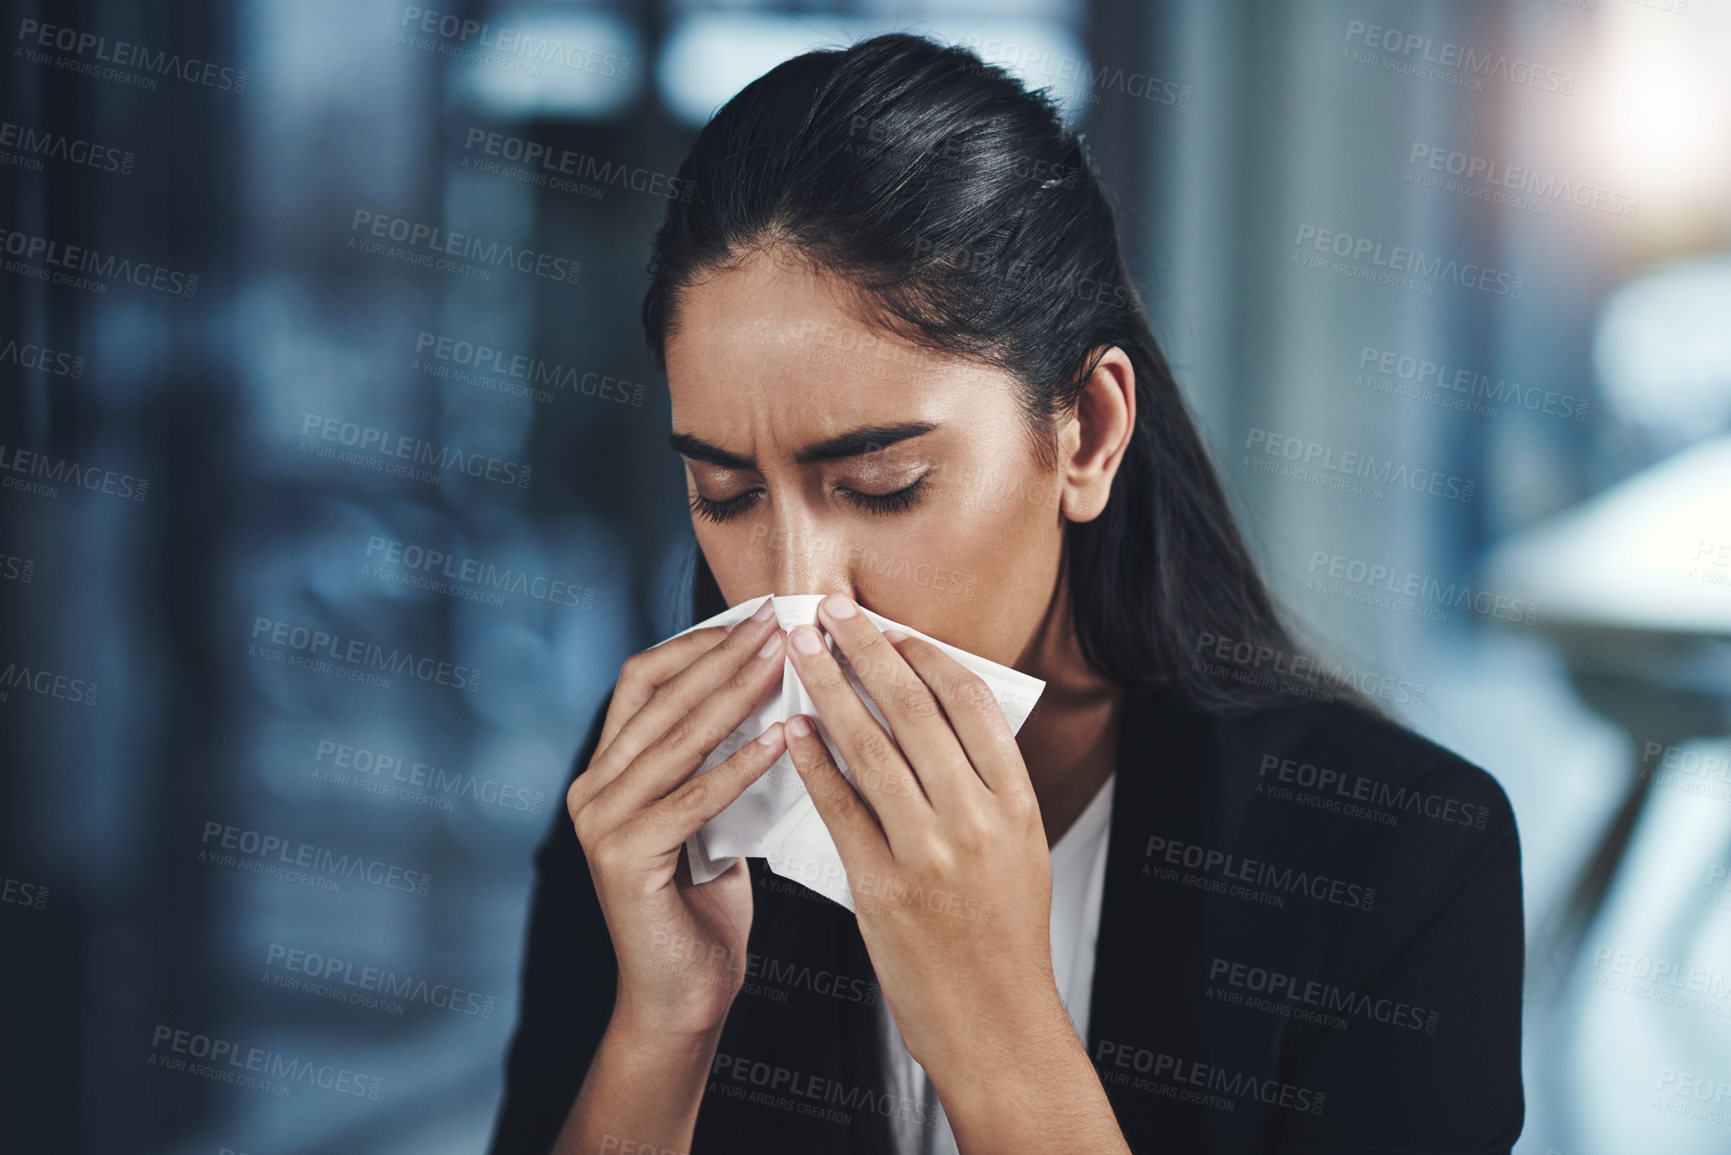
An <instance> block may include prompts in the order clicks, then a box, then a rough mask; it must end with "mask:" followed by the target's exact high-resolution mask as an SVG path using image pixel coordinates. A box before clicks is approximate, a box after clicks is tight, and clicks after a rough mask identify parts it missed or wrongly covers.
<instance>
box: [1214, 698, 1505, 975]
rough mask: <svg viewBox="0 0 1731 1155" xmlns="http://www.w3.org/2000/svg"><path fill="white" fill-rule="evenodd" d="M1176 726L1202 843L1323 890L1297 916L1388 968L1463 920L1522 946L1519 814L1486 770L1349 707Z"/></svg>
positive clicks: (1291, 708)
mask: <svg viewBox="0 0 1731 1155" xmlns="http://www.w3.org/2000/svg"><path fill="white" fill-rule="evenodd" d="M1182 725H1183V726H1184V727H1185V728H1187V729H1190V730H1191V735H1192V736H1191V740H1190V742H1189V743H1188V748H1189V749H1190V750H1191V751H1192V752H1193V755H1199V756H1200V757H1199V761H1200V763H1201V764H1200V765H1198V766H1195V767H1194V770H1196V771H1199V772H1200V773H1201V774H1202V775H1203V776H1204V782H1203V784H1202V788H1201V791H1200V794H1199V796H1198V797H1199V801H1200V802H1201V804H1202V810H1203V813H1202V815H1201V816H1200V826H1201V828H1202V829H1205V830H1206V831H1207V832H1208V833H1207V834H1206V835H1205V836H1204V840H1205V841H1206V842H1208V843H1210V844H1212V843H1218V844H1220V849H1222V850H1224V851H1226V852H1228V853H1231V854H1235V855H1238V856H1240V857H1241V858H1255V859H1257V860H1259V861H1261V862H1265V863H1270V864H1272V866H1273V867H1274V868H1276V869H1277V871H1284V870H1286V869H1288V868H1290V869H1291V870H1292V871H1294V872H1295V873H1303V874H1306V875H1308V876H1310V877H1311V879H1312V880H1314V878H1315V877H1316V876H1321V877H1324V878H1327V879H1328V880H1329V882H1330V889H1329V890H1328V891H1327V893H1328V894H1329V895H1330V896H1331V901H1329V902H1327V903H1324V904H1310V903H1304V902H1300V903H1299V904H1298V905H1299V906H1300V907H1304V908H1311V909H1309V914H1311V915H1312V916H1315V915H1324V916H1326V917H1325V919H1324V921H1325V922H1326V923H1327V924H1328V925H1329V926H1330V927H1331V928H1332V934H1335V935H1339V934H1345V935H1346V936H1347V938H1348V939H1349V940H1352V941H1356V942H1357V943H1359V944H1360V945H1361V946H1363V947H1364V948H1365V951H1366V952H1367V954H1368V955H1370V956H1381V957H1384V958H1386V957H1387V956H1388V955H1389V953H1390V952H1392V951H1396V950H1399V949H1401V947H1402V946H1404V945H1406V944H1410V943H1412V942H1414V941H1415V940H1417V939H1419V938H1420V937H1421V936H1424V935H1426V934H1428V933H1430V931H1431V930H1432V929H1434V927H1435V926H1436V925H1437V924H1438V922H1439V920H1441V919H1443V918H1444V916H1445V914H1446V916H1447V918H1448V919H1449V920H1454V919H1456V918H1458V917H1461V916H1463V915H1464V916H1465V919H1466V922H1467V923H1468V924H1470V925H1471V926H1473V927H1475V928H1476V931H1475V937H1477V932H1483V933H1485V934H1495V935H1497V936H1499V937H1500V938H1504V939H1506V938H1510V937H1511V936H1512V937H1513V939H1514V940H1515V941H1517V942H1518V941H1519V939H1520V937H1521V918H1522V916H1521V877H1520V843H1519V835H1518V831H1517V828H1516V824H1515V815H1514V810H1513V807H1512V806H1511V805H1510V803H1509V799H1508V796H1507V794H1506V793H1505V792H1504V790H1503V788H1502V785H1501V784H1500V783H1499V782H1498V781H1497V780H1496V778H1495V777H1494V776H1493V775H1492V774H1490V773H1489V772H1488V771H1487V770H1485V769H1484V768H1483V767H1481V766H1478V765H1476V764H1474V763H1473V762H1471V761H1469V760H1467V759H1466V758H1464V757H1462V756H1461V755H1460V754H1458V753H1456V752H1455V751H1453V750H1450V749H1448V748H1447V747H1446V746H1443V745H1441V744H1439V743H1437V742H1434V741H1432V740H1430V739H1428V738H1426V737H1424V736H1423V735H1421V734H1419V733H1417V732H1416V731H1414V730H1412V729H1411V728H1409V727H1407V726H1405V725H1403V724H1401V723H1400V722H1398V721H1395V720H1393V719H1390V718H1386V717H1383V716H1380V715H1378V714H1376V713H1373V712H1371V711H1369V710H1366V709H1364V708H1362V707H1360V706H1357V705H1354V704H1352V703H1349V702H1341V701H1311V700H1301V701H1296V702H1293V703H1290V704H1282V705H1278V706H1273V707H1268V708H1264V709H1261V710H1257V711H1253V712H1251V713H1248V714H1245V715H1241V716H1238V717H1229V718H1219V717H1209V716H1204V715H1201V714H1199V713H1188V714H1186V715H1184V721H1183V723H1182ZM1275 876H1276V877H1283V875H1280V874H1278V873H1277V874H1276V875H1275ZM1335 883H1339V886H1338V887H1336V886H1334V884H1335ZM1317 893H1324V891H1323V890H1322V888H1321V887H1320V886H1318V888H1317ZM1341 895H1345V896H1347V897H1345V898H1341V897H1340V896H1341ZM1300 897H1302V896H1300ZM1287 910H1288V911H1289V912H1290V913H1293V914H1297V913H1298V912H1297V911H1293V910H1292V909H1291V906H1290V904H1289V905H1288V907H1287Z"/></svg>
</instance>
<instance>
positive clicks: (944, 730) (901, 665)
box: [818, 594, 979, 813]
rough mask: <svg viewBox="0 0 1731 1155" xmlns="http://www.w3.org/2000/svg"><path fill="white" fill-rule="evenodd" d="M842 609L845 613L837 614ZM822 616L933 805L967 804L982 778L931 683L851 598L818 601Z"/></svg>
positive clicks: (839, 596)
mask: <svg viewBox="0 0 1731 1155" xmlns="http://www.w3.org/2000/svg"><path fill="white" fill-rule="evenodd" d="M838 610H839V611H845V612H844V613H842V614H838V613H837V611H838ZM818 616H819V618H820V620H821V621H822V622H823V625H824V628H825V629H827V630H828V631H829V632H830V635H831V636H832V637H834V638H835V642H836V649H837V650H838V651H840V653H841V655H842V657H844V658H846V659H847V661H848V664H849V665H851V666H852V667H853V672H854V676H855V677H856V678H858V679H859V680H860V684H861V685H862V686H864V687H865V691H866V693H867V694H870V695H871V699H872V701H873V702H875V703H876V704H877V708H878V709H879V710H881V711H883V715H884V719H885V720H886V721H887V722H888V723H889V727H890V733H891V734H892V735H894V736H895V740H896V744H897V745H898V746H900V747H901V749H902V755H903V757H904V758H905V759H906V761H907V762H908V764H909V766H910V768H911V769H912V771H913V774H914V777H915V778H916V779H918V781H919V783H920V785H921V787H923V788H924V790H925V792H926V796H927V797H929V798H930V799H931V800H932V806H933V808H934V809H935V810H937V811H939V812H940V813H942V812H944V811H946V810H947V809H949V808H950V807H952V806H955V805H958V804H963V805H965V804H966V803H967V798H966V796H965V794H964V793H963V792H964V791H967V790H974V789H978V783H979V779H978V777H977V776H976V775H974V774H972V773H970V772H968V771H967V770H966V769H965V768H964V767H963V763H965V762H966V760H967V756H966V754H965V753H964V752H963V750H962V744H961V742H960V741H959V740H958V739H957V738H956V734H955V731H954V730H952V729H951V728H950V723H949V720H948V719H947V718H945V717H944V711H943V708H942V707H941V706H940V705H939V703H938V699H937V697H936V696H935V695H933V693H932V691H931V688H930V687H928V686H927V685H926V684H925V682H924V681H922V680H921V679H920V676H919V674H918V673H917V672H916V671H915V670H914V668H913V667H912V666H911V665H909V664H908V663H907V661H905V660H904V659H903V658H902V656H901V654H900V653H898V652H897V651H896V648H895V647H894V646H893V645H891V644H890V642H889V640H888V639H887V638H885V637H884V635H883V631H882V630H880V629H878V627H877V624H876V623H875V622H873V621H872V620H871V619H870V618H869V617H867V616H866V615H865V614H863V613H861V612H860V610H859V607H858V606H857V605H855V604H854V602H853V601H852V600H851V599H850V598H848V597H846V596H845V595H843V594H831V595H830V596H829V597H827V598H825V599H824V600H823V602H822V603H820V604H819V606H818ZM845 756H846V755H844V757H845ZM850 765H851V763H850Z"/></svg>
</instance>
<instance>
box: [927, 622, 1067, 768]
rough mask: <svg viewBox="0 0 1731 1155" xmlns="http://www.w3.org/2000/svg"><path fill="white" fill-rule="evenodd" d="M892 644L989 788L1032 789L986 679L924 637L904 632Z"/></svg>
mask: <svg viewBox="0 0 1731 1155" xmlns="http://www.w3.org/2000/svg"><path fill="white" fill-rule="evenodd" d="M894 644H895V648H896V651H897V652H898V653H900V654H901V656H902V658H903V659H905V660H906V661H907V663H908V665H909V666H911V667H913V670H914V672H915V673H917V674H918V675H919V676H920V680H921V681H922V682H924V683H925V684H926V685H927V686H928V687H930V689H931V691H932V693H933V694H934V695H936V697H937V699H938V703H939V704H940V705H942V706H943V708H944V713H945V714H946V715H947V716H948V718H949V724H950V728H951V732H952V733H954V734H955V736H956V738H957V740H958V741H960V742H961V744H962V751H963V753H964V754H965V755H966V758H967V761H968V764H969V765H971V766H972V767H973V768H974V772H975V774H977V775H978V776H979V779H980V781H981V782H984V783H985V784H986V788H987V789H989V790H991V791H992V793H994V794H1013V793H1023V792H1026V793H1032V792H1033V789H1034V787H1033V784H1032V783H1031V782H1030V781H1029V780H1028V767H1027V764H1026V763H1024V762H1023V761H1022V750H1021V747H1019V746H1017V745H1016V735H1015V733H1014V732H1013V731H1011V729H1010V723H1009V720H1008V719H1007V718H1005V717H1004V708H1003V707H1002V706H1000V705H999V704H998V696H997V695H996V694H994V693H993V692H992V687H991V684H990V683H989V682H987V681H986V680H985V679H984V678H982V677H980V676H979V675H978V674H976V673H974V672H973V671H972V670H970V669H968V668H967V667H966V666H964V665H962V664H961V663H960V662H958V661H956V660H955V659H954V658H952V657H950V655H948V654H946V653H944V651H943V650H941V649H939V648H938V647H937V646H934V645H933V644H932V643H930V642H928V641H926V640H925V639H924V638H916V637H914V636H913V635H912V634H909V635H907V636H906V637H904V638H902V639H901V640H900V641H897V642H896V643H894Z"/></svg>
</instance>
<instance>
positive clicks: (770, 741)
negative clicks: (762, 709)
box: [757, 722, 780, 746]
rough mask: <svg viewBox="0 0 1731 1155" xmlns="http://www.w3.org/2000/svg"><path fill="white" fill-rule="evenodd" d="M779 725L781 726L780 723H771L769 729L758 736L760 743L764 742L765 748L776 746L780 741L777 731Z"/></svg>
mask: <svg viewBox="0 0 1731 1155" xmlns="http://www.w3.org/2000/svg"><path fill="white" fill-rule="evenodd" d="M777 725H779V723H776V722H771V723H770V724H769V729H767V730H765V731H764V732H763V733H761V734H759V735H758V736H757V740H758V741H759V742H762V743H763V744H764V745H765V746H773V745H775V744H776V742H777V741H779V740H780V735H779V733H778V732H777V731H776V726H777Z"/></svg>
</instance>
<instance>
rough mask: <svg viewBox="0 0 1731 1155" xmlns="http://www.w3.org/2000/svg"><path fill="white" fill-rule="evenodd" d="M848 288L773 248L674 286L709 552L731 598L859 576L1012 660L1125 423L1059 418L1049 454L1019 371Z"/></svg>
mask: <svg viewBox="0 0 1731 1155" xmlns="http://www.w3.org/2000/svg"><path fill="white" fill-rule="evenodd" d="M850 301H851V299H850V297H849V295H848V291H847V288H846V286H845V285H844V284H843V283H841V282H839V281H838V280H837V279H836V278H834V277H831V276H828V275H825V274H821V273H817V272H814V271H812V270H810V269H808V268H806V267H805V266H804V265H803V263H795V262H791V261H788V260H785V259H778V258H777V257H776V256H775V255H774V253H773V251H765V250H759V251H758V252H757V253H756V254H754V255H753V256H752V257H750V258H749V259H747V260H746V261H745V262H744V263H743V264H741V265H740V266H739V267H737V268H735V269H733V270H731V271H728V272H724V273H720V274H712V275H710V276H709V277H708V278H707V279H703V280H700V281H698V283H696V284H694V285H692V286H690V287H689V288H687V289H685V290H683V291H681V292H680V294H679V297H678V300H677V302H676V307H677V315H676V318H675V324H674V330H673V332H671V333H670V334H669V336H668V339H667V343H666V362H667V379H668V386H669V389H670V391H671V393H672V401H673V442H674V446H675V448H676V449H678V451H679V452H680V453H681V455H682V456H683V457H684V460H685V471H686V487H687V491H688V493H689V495H690V496H691V498H692V501H693V504H694V506H695V508H694V510H693V513H692V524H693V527H694V528H695V530H696V532H697V540H698V543H699V545H700V546H701V548H702V549H703V554H704V557H705V558H706V559H707V560H708V562H709V566H710V569H711V571H712V572H713V573H714V575H715V579H716V581H717V583H718V584H719V585H720V587H721V592H722V594H723V595H724V597H725V598H726V601H727V604H728V605H737V604H738V603H740V602H741V601H744V600H746V599H748V598H753V597H758V596H761V595H763V594H766V593H774V594H806V593H837V592H839V593H845V594H847V595H848V596H850V597H852V598H853V599H854V600H855V601H857V602H858V603H859V604H860V605H862V606H865V607H866V608H867V609H870V610H872V611H874V612H876V613H879V614H882V615H884V616H885V617H887V618H890V619H892V620H894V621H898V622H901V623H904V624H906V625H909V626H912V627H913V628H915V629H917V630H920V631H921V632H923V633H926V634H929V635H931V636H933V637H936V638H940V639H942V640H943V641H946V642H948V643H950V644H952V645H956V646H960V647H961V648H962V649H965V650H968V651H971V652H973V653H976V654H980V655H981V656H983V657H986V658H989V659H991V660H993V661H995V662H998V663H1000V664H1003V665H1010V666H1014V665H1016V664H1017V663H1018V660H1019V659H1021V658H1022V657H1023V656H1024V653H1025V651H1027V650H1028V648H1029V647H1030V643H1031V641H1032V639H1033V638H1034V636H1035V633H1036V631H1038V630H1039V628H1040V625H1041V622H1042V619H1043V618H1045V617H1046V616H1047V614H1048V611H1049V610H1050V609H1051V608H1052V607H1053V605H1054V593H1055V591H1056V585H1057V579H1058V575H1059V569H1060V567H1059V561H1060V557H1061V551H1062V548H1063V540H1064V538H1063V526H1064V521H1065V517H1066V514H1065V512H1064V510H1065V508H1069V509H1070V512H1071V515H1072V516H1074V515H1076V513H1077V511H1078V510H1083V511H1085V512H1084V513H1083V514H1082V515H1081V516H1082V518H1083V519H1085V518H1086V517H1091V516H1094V515H1097V514H1098V512H1099V509H1100V508H1101V507H1102V506H1103V505H1104V493H1105V489H1106V488H1107V487H1109V486H1110V482H1111V473H1112V472H1113V471H1114V470H1115V469H1116V465H1117V461H1118V460H1119V457H1120V451H1119V449H1118V448H1117V447H1116V441H1117V440H1122V439H1127V436H1128V423H1127V422H1125V423H1124V424H1123V428H1122V430H1121V431H1120V437H1119V438H1113V437H1108V438H1106V441H1107V446H1106V447H1105V448H1106V449H1107V450H1110V452H1105V451H1089V450H1088V449H1087V448H1086V447H1085V446H1084V445H1082V444H1080V442H1085V441H1086V437H1078V436H1077V435H1076V430H1074V429H1071V428H1069V426H1066V427H1064V428H1065V429H1066V430H1068V432H1061V434H1060V438H1059V449H1060V452H1059V454H1058V465H1057V467H1056V468H1055V469H1052V470H1042V469H1041V468H1039V466H1038V465H1037V463H1036V462H1035V460H1034V458H1033V455H1032V452H1031V448H1030V446H1029V443H1028V440H1027V434H1026V431H1025V426H1024V424H1023V421H1022V417H1021V413H1020V410H1019V408H1018V403H1017V401H1016V397H1015V393H1014V381H1013V378H1012V377H1011V376H1010V375H1009V374H1008V373H1007V372H1005V371H1003V370H1000V369H996V368H991V367H986V366H982V365H978V364H974V363H969V362H965V361H961V360H957V359H953V358H950V357H946V356H944V355H941V354H938V353H934V352H931V351H929V350H923V349H920V348H918V347H916V346H914V345H912V344H910V343H907V342H905V341H902V340H900V339H898V338H895V337H893V336H891V335H890V334H888V333H887V332H886V331H885V330H884V329H883V328H881V327H880V326H874V325H872V324H870V323H868V321H867V320H865V319H864V318H863V317H862V316H861V315H860V313H861V310H859V309H858V308H856V307H853V306H852V305H851V303H850ZM1115 355H1116V356H1117V357H1118V358H1120V359H1123V354H1122V353H1118V352H1116V351H1115ZM1123 368H1124V369H1125V371H1126V372H1127V371H1128V360H1127V359H1123ZM1097 375H1098V374H1097ZM1119 404H1120V407H1122V406H1123V405H1125V404H1130V405H1133V401H1131V400H1130V399H1129V398H1128V397H1125V398H1123V399H1122V400H1121V401H1120V403H1119ZM1083 408H1084V409H1091V408H1097V406H1090V405H1086V404H1085V405H1084V406H1083ZM1108 408H1110V402H1108ZM1124 416H1126V415H1125V414H1120V417H1124ZM1075 425H1076V422H1074V421H1072V422H1070V426H1075ZM1078 455H1080V456H1081V457H1083V458H1086V459H1087V460H1086V461H1085V462H1084V464H1083V465H1082V466H1081V467H1080V469H1078V467H1077V457H1078ZM1096 459H1107V460H1106V464H1107V467H1106V468H1104V469H1100V468H1097V466H1098V464H1099V462H1098V461H1097V460H1096ZM1066 489H1070V490H1074V491H1075V492H1072V493H1069V494H1068V495H1067V496H1066ZM717 519H719V520H717ZM1065 617H1066V622H1067V617H1068V615H1067V614H1066V615H1065Z"/></svg>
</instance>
